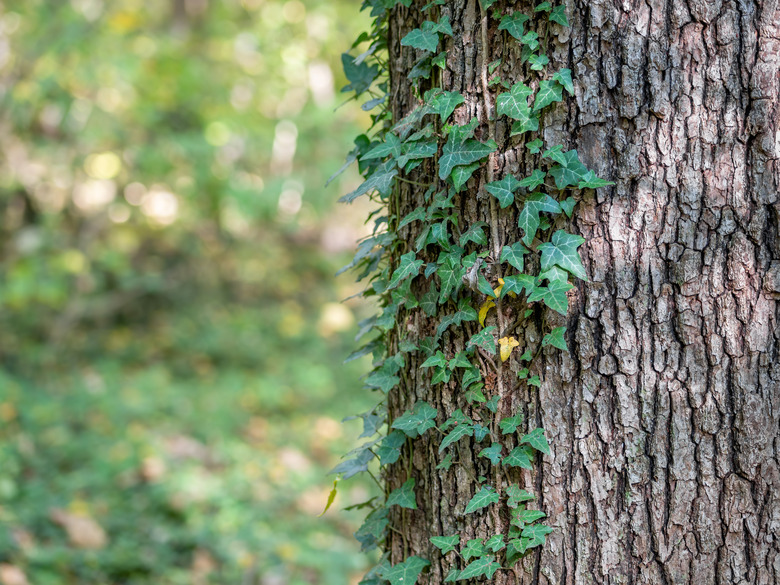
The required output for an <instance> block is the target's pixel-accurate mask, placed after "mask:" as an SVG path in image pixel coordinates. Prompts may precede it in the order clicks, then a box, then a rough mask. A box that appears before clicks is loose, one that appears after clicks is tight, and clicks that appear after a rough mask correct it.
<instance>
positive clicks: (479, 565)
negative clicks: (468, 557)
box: [458, 555, 501, 581]
mask: <svg viewBox="0 0 780 585" xmlns="http://www.w3.org/2000/svg"><path fill="white" fill-rule="evenodd" d="M500 568H501V564H500V563H497V562H495V561H494V560H493V556H492V555H487V556H484V557H480V558H478V559H477V560H476V561H473V562H471V563H469V565H468V566H467V567H466V568H465V569H463V570H462V571H461V572H460V575H458V581H464V580H466V579H473V578H475V577H479V576H481V575H485V576H486V577H487V578H488V579H491V578H492V577H493V575H494V574H495V572H496V571H497V570H498V569H500Z"/></svg>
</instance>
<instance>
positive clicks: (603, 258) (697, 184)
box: [386, 0, 780, 585]
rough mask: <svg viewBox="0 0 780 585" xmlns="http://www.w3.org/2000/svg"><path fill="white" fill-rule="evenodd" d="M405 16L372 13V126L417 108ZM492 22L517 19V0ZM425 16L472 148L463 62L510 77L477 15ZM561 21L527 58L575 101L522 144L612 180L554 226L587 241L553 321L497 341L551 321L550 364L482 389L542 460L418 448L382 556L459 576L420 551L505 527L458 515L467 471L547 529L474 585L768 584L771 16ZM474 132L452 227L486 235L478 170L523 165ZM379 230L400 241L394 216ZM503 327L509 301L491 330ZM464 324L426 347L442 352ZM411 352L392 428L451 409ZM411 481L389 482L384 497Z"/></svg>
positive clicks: (708, 6)
mask: <svg viewBox="0 0 780 585" xmlns="http://www.w3.org/2000/svg"><path fill="white" fill-rule="evenodd" d="M423 4H427V2H424V1H422V0H419V1H416V2H414V3H413V6H412V7H411V8H404V7H400V6H399V7H397V8H395V9H394V10H393V13H392V15H391V18H390V27H389V53H390V63H389V67H390V81H391V83H390V90H389V95H390V99H391V109H392V112H393V117H394V120H399V119H400V118H402V117H403V116H405V115H406V114H408V113H409V112H410V111H411V110H412V109H413V108H414V106H415V105H416V104H417V103H418V102H417V99H416V98H415V97H414V92H413V90H412V88H411V84H410V83H409V81H407V74H408V73H409V71H410V69H411V68H412V66H413V65H414V63H415V51H414V50H413V49H411V48H410V47H406V46H404V47H402V46H401V45H400V39H401V38H402V37H403V36H404V35H406V34H407V33H408V32H409V30H411V29H412V28H415V27H419V26H420V23H421V22H422V21H423V20H424V19H425V18H430V15H429V14H426V15H423V14H421V13H420V12H419V9H420V8H421V7H422V5H423ZM503 4H505V3H504V2H499V3H497V4H496V5H494V6H493V8H499V9H502V10H503V8H502V6H503ZM513 9H516V10H522V11H523V12H525V13H528V14H532V13H533V5H529V4H528V3H527V2H520V3H518V4H517V5H516V6H513ZM440 10H441V14H444V15H448V16H449V19H450V22H451V23H452V28H453V32H454V35H453V37H452V38H449V37H447V41H446V46H445V48H446V50H447V51H448V56H447V69H446V70H445V71H444V72H443V73H442V74H441V79H440V80H439V81H440V82H441V84H440V86H441V87H442V88H443V89H445V90H452V91H459V92H460V93H462V94H463V95H464V96H465V98H466V103H465V104H464V105H462V106H461V107H460V108H459V109H458V110H456V112H455V116H454V120H455V121H456V122H457V123H460V124H464V123H466V122H467V121H468V120H469V119H471V118H472V117H473V116H476V117H478V118H479V120H480V123H481V124H482V125H481V126H480V129H479V130H478V134H477V136H478V137H481V138H482V139H485V138H487V128H488V122H487V120H486V118H485V112H484V108H483V92H482V80H481V71H482V69H483V67H484V65H485V63H488V62H492V61H494V60H496V59H502V65H501V69H500V71H501V75H502V77H503V78H504V79H506V80H508V81H509V82H510V83H514V82H515V81H518V80H523V79H525V78H527V73H528V70H527V65H521V60H520V46H519V44H518V43H516V42H512V39H510V38H509V37H508V36H507V35H506V32H505V31H499V30H497V24H498V21H497V20H496V19H494V18H489V20H488V22H487V26H488V31H487V36H486V38H487V46H488V48H489V54H488V55H483V50H482V41H481V35H482V29H481V27H482V24H483V23H482V18H483V13H482V12H481V10H480V6H479V4H478V3H477V0H452V1H450V2H447V3H446V4H445V5H443V6H441V7H440ZM566 12H567V15H568V18H569V21H570V23H571V28H569V29H567V28H563V27H553V28H552V29H551V35H550V37H549V38H548V39H547V43H548V46H547V51H546V52H547V55H548V56H549V57H550V61H551V65H550V66H551V67H553V68H560V67H568V68H570V69H571V70H572V72H573V76H574V84H575V95H574V97H572V98H569V99H568V100H566V101H565V102H564V103H563V104H559V105H558V106H557V107H555V108H553V109H551V110H550V111H548V112H547V113H546V114H545V115H544V116H543V119H542V127H541V132H540V136H541V137H542V138H543V139H544V141H545V144H546V145H547V144H563V145H564V146H565V147H566V149H570V148H576V149H578V151H579V155H580V159H581V160H582V161H583V162H584V163H585V164H586V165H587V166H588V167H590V168H592V169H594V170H595V171H596V173H597V174H598V175H599V176H601V177H604V178H607V179H610V180H612V181H615V182H616V185H615V186H614V187H609V188H604V189H600V190H598V191H595V192H594V191H592V190H588V191H583V192H582V193H583V198H582V200H581V201H580V203H579V205H578V207H577V209H576V210H575V213H574V217H573V219H572V220H571V226H570V228H569V229H570V231H573V232H574V233H579V234H581V235H582V236H584V237H585V238H586V239H587V242H586V243H585V244H584V245H583V246H582V248H581V251H582V255H583V260H584V264H585V266H586V269H587V273H588V278H589V281H587V282H579V283H578V285H577V287H576V288H575V289H574V290H573V291H571V292H570V293H569V298H570V305H569V313H568V317H567V318H565V319H564V318H562V317H560V316H557V317H556V316H554V315H553V314H550V311H541V313H543V315H542V316H540V315H539V314H537V315H535V317H534V318H533V319H532V320H531V322H530V323H529V324H527V325H526V326H524V327H523V328H521V329H517V330H515V331H512V332H511V333H510V334H511V335H515V336H516V337H517V339H518V340H519V341H520V348H519V349H521V350H522V349H523V347H525V346H530V345H532V344H538V342H539V339H540V337H541V335H543V334H544V332H545V331H544V330H543V329H542V317H543V318H544V319H546V321H547V323H546V325H545V327H546V328H547V329H549V326H550V325H551V324H552V325H553V326H555V325H567V327H568V333H567V343H568V347H569V353H564V352H561V351H560V350H556V349H552V348H547V349H546V350H544V351H543V352H542V354H541V355H540V357H539V358H537V359H536V360H535V361H534V362H533V371H532V372H531V373H532V374H538V375H539V377H540V379H541V387H540V388H539V389H538V391H537V390H536V389H534V388H533V387H531V386H526V385H525V384H523V385H522V386H518V385H517V382H516V380H517V376H516V371H517V370H518V369H519V368H520V367H521V366H520V365H519V362H518V361H517V357H516V356H517V355H519V354H518V353H514V354H513V357H512V358H510V359H509V360H508V361H507V362H505V363H503V364H502V363H500V362H498V368H499V374H498V376H496V375H495V374H493V375H492V376H490V377H487V379H486V390H487V391H489V392H492V393H496V392H501V393H502V394H503V395H502V399H501V402H500V405H499V413H498V414H499V416H508V415H509V414H510V413H513V412H514V411H515V410H519V411H521V412H523V413H524V415H525V421H526V424H527V427H528V428H529V429H532V428H534V427H537V426H539V427H544V429H546V434H547V438H548V440H549V443H550V445H551V449H552V453H551V455H549V456H544V457H542V458H541V460H540V461H539V462H537V465H536V467H535V471H534V472H522V474H518V473H516V472H513V473H510V474H509V475H508V476H497V477H495V478H493V475H492V474H493V473H495V472H494V471H492V469H493V468H491V467H490V466H489V465H488V464H487V461H486V460H485V459H484V458H482V459H480V458H478V457H477V452H478V450H479V449H481V448H482V447H481V446H477V445H475V444H474V442H473V441H472V442H470V443H467V442H466V441H463V443H462V444H461V445H460V449H459V459H460V465H457V466H456V465H453V467H452V468H451V469H450V470H449V471H445V470H436V469H435V467H436V465H437V463H438V462H439V461H440V460H441V455H440V454H439V453H438V446H439V442H440V439H439V438H438V437H435V436H434V435H433V434H432V433H428V434H426V435H425V436H423V437H421V438H419V439H416V440H415V443H414V450H413V453H414V455H413V461H412V462H411V471H412V475H413V476H414V477H415V479H416V488H415V492H416V496H417V503H418V509H417V510H400V509H399V508H398V507H397V506H396V507H394V508H393V509H392V510H391V524H392V525H393V526H394V527H395V528H396V529H397V530H394V531H391V532H390V533H389V534H388V537H387V545H386V547H387V549H388V550H389V551H390V553H391V560H392V562H398V561H401V560H403V559H404V558H406V557H408V555H411V554H418V555H420V556H423V557H425V558H428V559H430V560H431V562H432V565H431V567H430V570H429V572H427V573H425V574H424V575H422V576H421V577H420V582H422V583H431V584H434V583H435V584H438V583H442V582H443V579H444V577H445V576H446V575H447V572H448V570H449V568H450V567H452V566H457V561H455V560H454V556H453V555H454V553H450V555H449V556H447V555H445V556H444V557H442V556H441V555H439V554H438V553H437V552H436V550H435V549H433V547H432V546H431V544H430V542H429V538H430V537H431V536H437V535H448V534H453V533H460V534H461V535H462V542H465V539H467V538H476V537H485V536H490V535H491V534H496V533H498V532H506V529H507V527H508V520H507V519H506V518H504V517H503V516H502V515H500V514H495V513H491V512H487V513H483V514H471V515H468V516H465V515H464V514H463V511H464V508H465V506H466V503H467V502H468V501H469V499H470V498H471V497H472V496H473V495H474V493H475V489H476V487H475V482H474V480H473V479H472V477H476V476H479V475H489V476H490V477H491V478H493V479H494V480H495V482H498V483H501V484H503V485H506V483H507V480H508V479H511V480H512V481H519V482H520V484H521V486H524V487H527V488H529V489H532V490H534V491H535V492H536V494H537V498H538V500H537V501H538V505H539V507H540V509H542V510H543V511H545V512H546V513H547V515H548V518H547V520H546V523H547V524H548V525H549V526H552V527H554V528H555V531H554V532H553V533H552V534H550V535H549V536H548V541H547V544H546V545H545V546H544V547H541V548H540V549H536V552H534V553H533V554H531V555H529V556H528V557H526V558H525V559H524V560H523V561H521V563H519V564H518V565H517V567H516V568H515V570H514V572H513V573H512V572H511V571H499V572H498V573H496V575H495V577H493V579H492V580H491V581H492V582H494V583H522V584H531V583H555V584H585V583H594V584H605V583H615V584H617V583H620V584H624V583H647V584H664V585H681V584H691V585H694V584H695V585H706V584H716V583H717V584H727V583H729V584H731V583H733V584H738V583H745V584H747V583H751V584H752V583H759V584H770V583H780V304H779V303H778V299H780V237H779V236H780V234H779V233H778V226H779V225H780V207H779V205H778V200H779V197H778V191H779V190H780V66H779V63H780V3H778V2H777V1H776V0H775V1H770V0H766V1H758V2H751V1H749V0H745V1H744V2H742V1H741V0H740V1H738V2H734V1H728V0H726V1H717V2H704V1H702V0H690V1H688V2H681V1H679V0H666V1H664V0H648V1H647V2H637V1H629V0H626V1H624V2H614V1H613V2H606V1H604V0H593V1H589V2H585V1H584V0H576V1H572V0H568V2H567V10H566ZM529 24H530V23H529ZM556 34H557V35H558V36H557V37H556V36H555V35H556ZM423 89H424V88H423ZM498 91H503V90H502V89H501V88H500V87H498V86H495V87H493V88H492V89H491V93H492V95H491V97H490V99H491V100H492V101H493V102H495V98H496V93H498ZM494 131H495V137H496V140H497V142H498V145H499V150H498V153H497V154H496V155H493V156H492V157H491V158H490V159H489V162H488V165H487V166H488V167H489V168H484V167H485V166H486V165H483V168H482V170H481V171H480V172H479V173H478V174H475V175H474V178H472V179H471V181H470V182H469V183H468V189H466V190H465V191H464V192H462V193H461V194H460V195H459V197H458V198H457V199H456V209H457V211H458V214H459V217H460V221H461V228H462V229H464V228H465V227H467V226H468V225H469V224H471V223H473V222H475V221H480V220H482V221H488V222H489V221H490V214H491V209H490V197H489V196H488V195H487V194H486V193H485V191H484V184H485V182H486V181H488V180H491V179H490V178H489V176H492V177H495V178H496V179H498V178H501V177H503V176H504V175H505V174H507V173H512V174H515V175H516V176H521V177H522V176H527V175H528V174H529V173H530V171H531V169H533V168H534V167H533V165H534V164H535V162H536V160H535V159H538V155H537V156H533V155H529V154H528V151H527V150H526V149H524V148H523V147H522V146H521V143H519V141H518V140H516V139H513V138H510V132H509V126H508V125H507V124H506V123H505V122H502V121H501V119H500V118H498V119H497V120H496V122H495V130H494ZM480 132H481V133H482V134H481V135H480ZM423 168H424V169H425V168H427V169H428V171H430V172H431V173H433V172H434V169H433V168H432V167H423ZM426 172H427V171H426ZM393 197H394V199H393V201H392V207H393V210H394V214H396V215H397V216H398V217H402V216H403V215H405V214H407V213H409V212H410V211H412V210H413V209H414V208H416V207H417V206H418V205H420V204H421V202H422V197H423V194H422V192H421V191H420V189H419V188H416V187H415V186H414V185H411V184H409V183H404V184H402V185H401V187H400V188H399V189H397V190H396V192H395V194H394V196H393ZM519 209H520V206H519V205H517V204H515V205H513V206H510V207H509V208H507V209H505V210H501V211H500V213H499V226H500V230H499V233H498V237H499V240H500V241H498V242H496V241H495V240H494V239H491V242H490V247H491V249H492V250H496V249H500V247H501V246H503V245H506V244H511V243H512V242H516V241H517V240H519V239H520V237H521V236H522V233H523V232H521V231H520V230H519V229H518V228H517V227H516V226H517V214H518V212H519ZM400 236H401V237H402V238H403V239H405V240H407V241H409V242H412V241H414V239H415V237H416V236H417V233H415V231H414V224H411V225H410V226H408V227H405V228H403V229H402V230H400ZM498 276H500V274H493V277H494V279H495V278H496V277H498ZM511 311H512V307H511V306H510V305H509V303H507V306H505V307H504V312H505V313H506V314H507V315H509V316H508V317H507V319H508V320H510V321H511V315H510V313H511ZM537 313H539V311H537ZM494 314H495V313H494ZM404 315H405V319H406V320H405V321H403V320H402V321H401V322H402V323H404V325H405V327H406V328H407V329H408V330H409V331H411V332H412V335H414V336H418V337H423V336H425V335H429V334H430V330H431V327H434V328H435V325H432V321H431V320H430V319H427V318H426V317H425V315H424V314H423V313H422V312H421V311H419V310H411V311H408V312H406V313H405V314H404ZM491 319H495V317H494V316H491V317H489V323H490V320H491ZM494 324H495V323H494ZM471 325H473V323H472V324H466V325H464V326H463V327H462V328H460V329H456V328H451V329H450V330H449V332H448V333H446V334H445V336H444V344H445V346H448V347H449V349H450V354H452V353H453V352H454V351H457V350H460V349H462V348H463V347H464V343H465V340H467V339H468V337H469V335H471V334H473V333H474V332H475V330H476V329H474V328H473V327H471ZM445 353H446V352H445ZM423 359H424V357H422V358H419V357H417V358H416V357H415V356H414V355H410V357H409V358H408V359H407V363H406V364H405V368H404V372H405V377H404V380H405V383H403V384H401V385H400V387H397V388H396V389H395V390H393V391H391V393H390V396H389V412H390V416H391V418H393V417H395V416H398V415H399V414H400V413H402V412H403V411H404V410H406V409H408V408H410V407H411V406H412V404H414V402H415V401H418V400H425V401H427V402H428V403H430V404H431V405H432V406H434V407H436V408H437V409H438V410H439V418H440V420H438V422H439V423H441V422H442V421H443V418H446V416H447V415H448V414H449V413H451V412H452V411H453V410H454V409H455V408H458V407H460V406H463V404H464V403H463V400H462V397H461V391H460V389H459V388H458V387H457V386H456V384H455V383H450V384H444V385H441V384H440V385H436V386H432V385H431V384H430V373H429V371H427V370H426V369H420V367H419V366H420V363H421V361H422V360H423ZM489 371H490V370H489V369H488V370H486V371H485V372H483V374H486V373H487V372H489ZM442 417H443V418H442ZM483 446H484V445H483ZM409 466H410V462H409V461H408V459H406V460H405V459H402V460H401V461H400V462H399V463H397V464H396V465H393V466H391V467H390V468H389V471H388V474H387V482H388V487H389V488H390V489H395V488H398V487H399V486H400V485H401V484H402V483H403V482H404V481H405V479H406V478H407V472H408V470H409V469H410V467H409ZM453 563H455V565H453ZM461 568H462V567H461Z"/></svg>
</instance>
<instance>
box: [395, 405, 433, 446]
mask: <svg viewBox="0 0 780 585" xmlns="http://www.w3.org/2000/svg"><path fill="white" fill-rule="evenodd" d="M436 412H437V411H436V409H435V408H433V407H432V406H431V405H430V404H428V403H427V402H418V403H417V404H415V405H414V409H413V410H412V412H409V411H408V410H407V411H406V412H405V413H404V414H402V415H401V416H399V417H398V418H397V419H395V420H394V421H393V424H392V427H391V428H394V429H398V430H400V431H403V432H404V433H405V434H406V436H407V437H411V438H412V439H414V438H415V437H417V435H422V434H423V433H424V432H425V431H427V430H428V429H432V428H433V427H435V426H436V424H435V423H434V419H435V418H436Z"/></svg>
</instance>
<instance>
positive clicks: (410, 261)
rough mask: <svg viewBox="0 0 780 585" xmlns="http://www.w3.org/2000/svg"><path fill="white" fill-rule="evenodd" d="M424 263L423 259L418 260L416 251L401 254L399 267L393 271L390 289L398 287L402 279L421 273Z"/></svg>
mask: <svg viewBox="0 0 780 585" xmlns="http://www.w3.org/2000/svg"><path fill="white" fill-rule="evenodd" d="M422 265H423V261H422V260H417V256H416V255H415V253H414V252H408V253H407V254H404V255H403V256H401V258H400V261H399V263H398V268H396V269H395V272H393V277H392V278H391V279H390V283H389V284H388V285H387V288H388V289H391V288H395V287H397V286H398V285H399V284H400V283H401V281H402V280H405V279H407V278H409V277H410V276H417V275H418V274H419V273H420V267H421V266H422Z"/></svg>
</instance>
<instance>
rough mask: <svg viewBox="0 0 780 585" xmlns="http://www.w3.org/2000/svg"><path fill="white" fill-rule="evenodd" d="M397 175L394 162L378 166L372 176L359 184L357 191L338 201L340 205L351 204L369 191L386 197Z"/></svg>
mask: <svg viewBox="0 0 780 585" xmlns="http://www.w3.org/2000/svg"><path fill="white" fill-rule="evenodd" d="M397 174H398V169H396V168H395V161H392V160H389V161H387V162H386V163H384V164H381V165H379V166H378V167H377V169H376V170H375V171H374V172H373V174H372V175H371V176H370V177H369V178H368V179H366V180H365V181H364V182H363V183H361V184H360V186H359V187H358V188H357V189H355V190H354V191H352V192H350V193H347V194H346V195H344V196H343V197H341V198H340V199H339V201H340V202H341V203H352V202H353V201H354V200H355V199H357V198H358V197H360V196H361V195H365V194H366V193H369V192H371V191H378V192H379V194H380V195H381V196H383V197H386V196H387V195H389V194H390V187H391V186H392V184H393V179H395V176H396V175H397Z"/></svg>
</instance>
